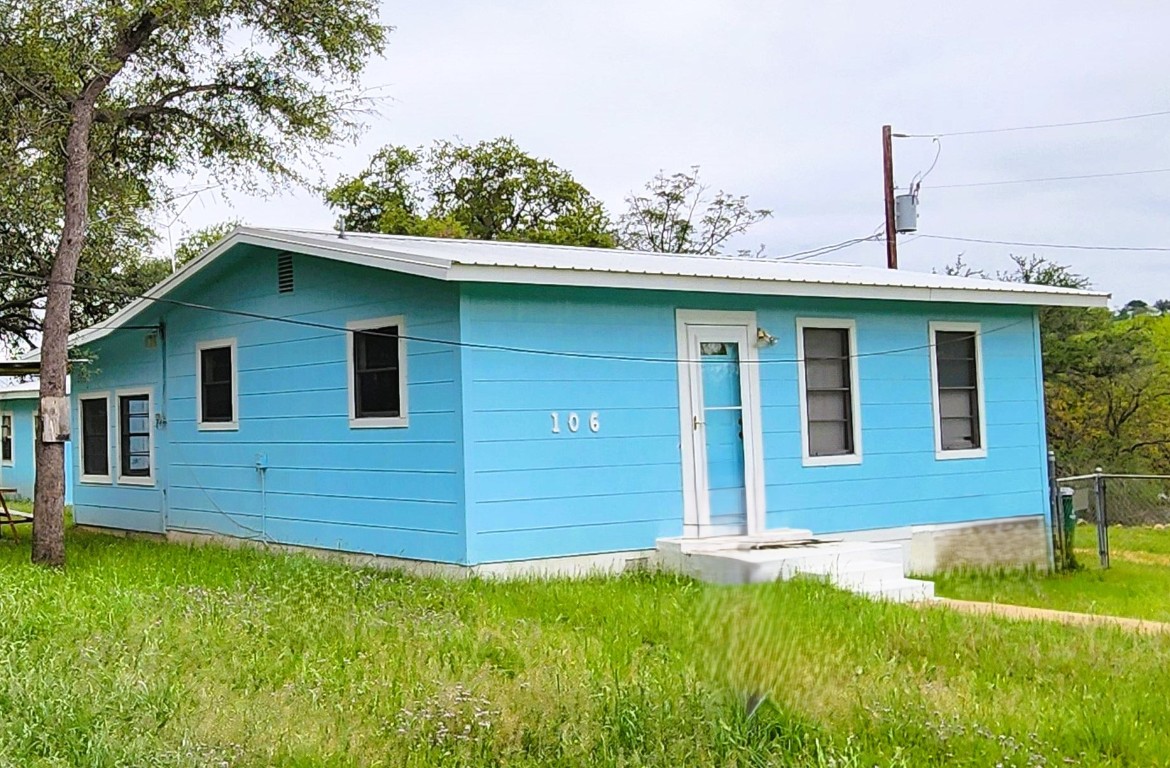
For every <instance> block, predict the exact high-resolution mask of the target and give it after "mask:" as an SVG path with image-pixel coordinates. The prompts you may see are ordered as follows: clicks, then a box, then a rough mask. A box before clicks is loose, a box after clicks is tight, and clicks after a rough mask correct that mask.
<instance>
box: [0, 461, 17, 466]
mask: <svg viewBox="0 0 1170 768" xmlns="http://www.w3.org/2000/svg"><path fill="white" fill-rule="evenodd" d="M15 466H16V462H14V461H0V467H15Z"/></svg>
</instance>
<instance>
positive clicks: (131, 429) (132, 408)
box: [118, 391, 154, 485]
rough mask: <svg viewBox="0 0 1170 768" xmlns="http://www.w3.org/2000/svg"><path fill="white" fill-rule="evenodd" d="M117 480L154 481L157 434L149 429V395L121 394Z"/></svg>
mask: <svg viewBox="0 0 1170 768" xmlns="http://www.w3.org/2000/svg"><path fill="white" fill-rule="evenodd" d="M118 460H119V461H118V481H119V482H124V483H129V484H131V485H134V484H138V485H150V484H152V483H153V482H154V476H153V474H152V472H153V469H152V466H151V465H152V464H153V460H154V435H153V433H152V432H151V428H150V393H149V392H141V391H137V392H120V393H119V394H118Z"/></svg>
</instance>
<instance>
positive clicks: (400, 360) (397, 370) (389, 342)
mask: <svg viewBox="0 0 1170 768" xmlns="http://www.w3.org/2000/svg"><path fill="white" fill-rule="evenodd" d="M346 327H347V328H348V329H349V334H348V335H349V350H348V352H349V355H348V357H349V423H350V425H351V426H354V427H405V426H406V425H407V410H406V340H405V339H404V338H403V337H404V336H405V335H406V327H405V321H404V319H403V318H402V317H401V316H398V317H383V318H378V319H375V320H362V321H358V322H352V323H349V324H348V325H347V326H346Z"/></svg>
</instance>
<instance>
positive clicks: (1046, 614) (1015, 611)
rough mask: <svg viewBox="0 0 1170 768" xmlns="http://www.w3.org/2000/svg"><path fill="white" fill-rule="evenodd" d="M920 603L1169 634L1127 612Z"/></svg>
mask: <svg viewBox="0 0 1170 768" xmlns="http://www.w3.org/2000/svg"><path fill="white" fill-rule="evenodd" d="M920 605H923V606H927V607H931V606H938V607H942V608H950V609H952V610H955V611H961V612H963V613H974V614H981V615H984V616H1002V617H1004V618H1008V619H1023V620H1027V621H1056V622H1060V623H1061V624H1081V625H1092V626H1106V625H1112V626H1115V627H1120V628H1122V629H1126V630H1129V631H1130V632H1137V633H1139V634H1147V635H1160V634H1170V624H1167V623H1164V622H1161V621H1147V620H1145V619H1131V618H1129V617H1126V616H1103V615H1100V614H1095V613H1075V612H1073V611H1054V610H1051V609H1048V608H1032V607H1030V606H1026V605H1008V604H1007V603H980V602H976V601H974V600H952V599H950V598H946V597H940V598H938V599H937V600H934V601H932V602H928V603H920Z"/></svg>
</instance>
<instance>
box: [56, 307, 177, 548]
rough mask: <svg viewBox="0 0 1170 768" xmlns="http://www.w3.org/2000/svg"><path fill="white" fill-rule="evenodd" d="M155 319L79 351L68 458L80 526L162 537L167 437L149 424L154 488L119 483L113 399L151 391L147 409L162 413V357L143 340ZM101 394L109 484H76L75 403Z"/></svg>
mask: <svg viewBox="0 0 1170 768" xmlns="http://www.w3.org/2000/svg"><path fill="white" fill-rule="evenodd" d="M156 320H157V318H156V317H155V316H154V315H153V313H152V314H151V315H149V316H147V317H143V318H140V319H139V320H138V321H136V322H135V323H134V325H135V326H141V327H136V328H132V329H130V328H128V329H126V330H123V331H120V332H119V333H117V334H114V335H112V336H110V337H108V338H106V339H103V340H102V341H101V342H100V343H98V344H95V345H93V346H92V347H90V348H87V349H85V350H82V351H81V356H82V357H84V358H86V359H87V360H89V362H88V363H86V364H85V365H83V366H75V367H74V369H73V376H72V380H73V397H72V403H73V414H72V418H73V426H74V429H75V430H76V432H77V435H76V439H74V440H73V443H72V445H73V450H72V451H70V458H71V462H72V464H73V475H74V477H76V478H77V479H78V482H75V483H74V486H73V519H74V521H75V522H77V523H79V524H81V525H97V526H103V527H107V528H121V529H125V530H130V531H146V532H149V533H161V532H162V531H163V530H164V515H165V505H166V498H165V494H164V492H163V489H164V488H165V479H166V471H165V465H164V462H165V459H166V446H165V444H164V440H163V438H164V437H165V433H164V432H163V431H162V430H161V429H160V428H159V427H158V425H157V424H154V423H152V425H151V426H152V429H153V430H154V444H155V456H154V458H155V462H154V463H155V466H154V473H155V484H154V485H153V486H140V485H128V484H125V483H119V482H118V479H117V476H118V463H119V461H120V458H119V456H118V446H117V442H116V440H117V435H116V421H117V408H118V405H117V399H116V397H115V396H114V393H115V391H117V390H120V389H139V388H143V387H149V388H150V389H152V390H153V397H152V399H151V408H152V410H153V412H154V413H156V414H157V413H161V412H162V407H161V400H160V399H159V398H160V396H161V389H160V385H161V383H162V357H161V352H160V346H159V343H160V342H159V340H158V339H157V338H156V339H155V341H154V342H153V344H154V346H150V345H148V342H147V339H148V336H150V335H151V334H152V333H153V334H155V335H156V336H157V331H154V332H152V331H150V330H146V326H150V325H153V324H154V323H155V322H156ZM98 392H105V393H108V394H109V408H108V416H109V431H108V438H109V450H110V466H111V470H112V471H111V476H112V478H113V480H112V482H110V483H89V482H80V479H81V471H80V470H81V466H80V445H81V412H80V408H79V402H80V401H79V398H80V397H83V396H86V395H90V394H94V393H98Z"/></svg>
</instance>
